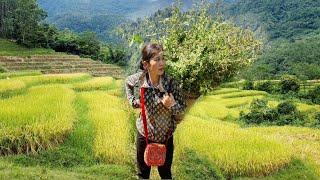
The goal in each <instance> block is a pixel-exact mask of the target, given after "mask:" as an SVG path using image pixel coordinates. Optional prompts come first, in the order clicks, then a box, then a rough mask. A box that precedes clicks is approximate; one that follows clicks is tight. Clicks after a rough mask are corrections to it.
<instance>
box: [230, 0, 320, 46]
mask: <svg viewBox="0 0 320 180" xmlns="http://www.w3.org/2000/svg"><path fill="white" fill-rule="evenodd" d="M224 15H225V16H226V18H227V19H230V20H232V21H233V22H235V23H236V24H238V25H240V26H243V27H250V28H252V29H253V30H255V31H257V32H260V33H266V36H267V37H266V38H267V39H268V40H274V39H277V38H284V39H291V38H299V37H302V36H304V35H307V34H312V33H314V32H315V31H316V32H318V33H319V32H320V30H319V28H320V1H314V0H286V1H279V0H238V1H235V2H234V3H232V4H230V5H229V6H227V7H226V11H224ZM261 35H262V34H261Z"/></svg>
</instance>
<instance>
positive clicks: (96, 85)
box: [73, 77, 116, 91]
mask: <svg viewBox="0 0 320 180" xmlns="http://www.w3.org/2000/svg"><path fill="white" fill-rule="evenodd" d="M114 88H116V82H115V79H113V78H112V77H95V78H92V79H91V80H89V81H85V82H80V83H75V84H73V89H74V90H76V91H92V90H108V89H114Z"/></svg>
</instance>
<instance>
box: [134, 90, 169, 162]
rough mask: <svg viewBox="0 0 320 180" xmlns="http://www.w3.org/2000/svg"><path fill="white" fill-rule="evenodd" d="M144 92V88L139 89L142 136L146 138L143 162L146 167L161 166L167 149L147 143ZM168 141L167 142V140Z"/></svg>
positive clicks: (163, 145) (164, 146)
mask: <svg viewBox="0 0 320 180" xmlns="http://www.w3.org/2000/svg"><path fill="white" fill-rule="evenodd" d="M144 92H145V88H144V87H141V89H140V104H141V109H142V112H141V114H142V120H143V126H144V134H145V137H146V143H147V147H146V149H145V151H144V162H145V163H146V164H147V165H148V166H162V165H164V163H165V160H166V152H167V148H166V145H165V144H160V143H150V144H149V143H148V128H147V118H146V111H145V104H144ZM167 141H168V140H167Z"/></svg>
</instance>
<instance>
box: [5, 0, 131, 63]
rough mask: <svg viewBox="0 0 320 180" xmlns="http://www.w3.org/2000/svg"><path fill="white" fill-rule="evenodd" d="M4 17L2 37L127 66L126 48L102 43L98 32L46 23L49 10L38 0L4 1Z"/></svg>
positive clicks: (24, 43) (28, 44)
mask: <svg viewBox="0 0 320 180" xmlns="http://www.w3.org/2000/svg"><path fill="white" fill-rule="evenodd" d="M0 17H1V19H0V38H6V39H12V40H15V41H16V42H17V43H18V44H21V45H24V46H26V47H29V48H33V47H43V48H52V49H54V50H56V51H58V52H68V53H72V54H76V55H80V56H85V57H91V58H93V59H100V60H102V61H104V62H108V63H117V64H119V65H125V62H126V61H125V58H126V55H125V51H124V50H123V49H121V48H120V47H118V46H117V47H116V46H112V45H105V44H102V43H101V42H100V41H99V40H98V38H97V35H96V34H95V33H94V32H90V31H86V32H83V33H75V32H72V31H70V30H63V31H60V30H58V28H57V27H55V26H54V25H50V24H47V23H45V22H44V19H45V18H46V17H47V13H46V12H45V11H44V10H42V9H41V8H40V7H39V6H38V4H37V0H15V1H12V0H0ZM106 49H107V50H106Z"/></svg>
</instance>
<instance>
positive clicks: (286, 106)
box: [277, 101, 297, 115]
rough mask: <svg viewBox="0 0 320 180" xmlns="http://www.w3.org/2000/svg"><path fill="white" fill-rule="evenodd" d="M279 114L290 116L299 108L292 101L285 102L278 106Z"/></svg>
mask: <svg viewBox="0 0 320 180" xmlns="http://www.w3.org/2000/svg"><path fill="white" fill-rule="evenodd" d="M277 111H278V113H279V114H283V115H288V114H294V113H296V112H297V107H296V106H295V105H294V104H293V103H292V102H291V101H284V102H282V103H280V104H278V106H277Z"/></svg>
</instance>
